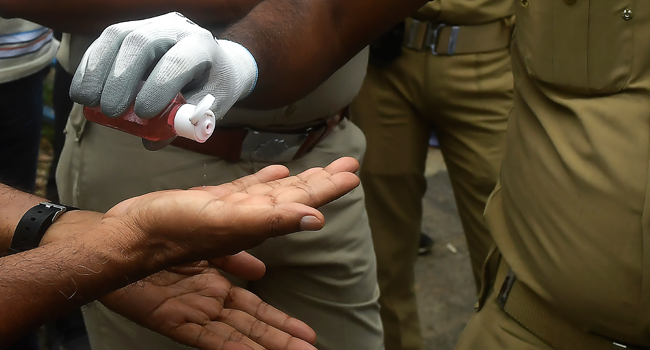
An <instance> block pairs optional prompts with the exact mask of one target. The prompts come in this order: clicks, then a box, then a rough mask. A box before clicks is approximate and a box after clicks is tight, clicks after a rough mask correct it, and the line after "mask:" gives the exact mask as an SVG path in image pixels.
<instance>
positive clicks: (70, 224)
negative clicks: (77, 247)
mask: <svg viewBox="0 0 650 350" xmlns="http://www.w3.org/2000/svg"><path fill="white" fill-rule="evenodd" d="M103 215H104V214H102V213H99V212H95V211H89V210H73V211H68V212H65V213H63V214H62V215H61V216H60V217H59V218H58V219H57V220H56V221H55V222H54V223H53V224H52V226H50V228H49V229H48V230H47V231H45V235H43V239H42V240H41V243H40V244H39V246H43V245H46V244H49V243H52V242H55V241H59V240H62V239H68V238H70V237H74V236H76V235H79V234H81V233H83V232H86V231H89V230H92V228H93V227H96V226H97V225H98V224H99V222H100V221H101V219H102V217H103Z"/></svg>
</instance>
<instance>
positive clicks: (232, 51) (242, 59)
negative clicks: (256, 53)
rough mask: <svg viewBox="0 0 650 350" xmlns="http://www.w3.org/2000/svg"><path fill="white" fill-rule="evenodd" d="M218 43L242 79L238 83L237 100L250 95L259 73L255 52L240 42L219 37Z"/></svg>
mask: <svg viewBox="0 0 650 350" xmlns="http://www.w3.org/2000/svg"><path fill="white" fill-rule="evenodd" d="M217 44H219V46H221V48H222V49H223V51H224V52H225V53H226V55H227V56H228V59H229V61H230V62H231V65H232V67H233V68H232V69H233V70H234V71H235V72H236V73H237V74H236V75H235V76H237V77H239V79H240V81H239V82H238V84H237V85H238V86H239V87H240V88H239V91H238V94H237V96H238V98H237V100H241V99H243V98H245V97H246V96H248V95H249V94H250V93H251V92H252V91H253V89H254V88H255V84H256V83H257V76H258V74H259V71H258V68H257V61H255V58H254V57H253V54H251V53H250V51H248V49H247V48H245V47H244V46H242V45H241V44H239V43H236V42H234V41H230V40H220V39H217Z"/></svg>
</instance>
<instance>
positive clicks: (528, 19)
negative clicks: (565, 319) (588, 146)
mask: <svg viewBox="0 0 650 350" xmlns="http://www.w3.org/2000/svg"><path fill="white" fill-rule="evenodd" d="M517 3H518V4H517V5H516V8H517V27H516V29H515V30H516V36H517V38H518V39H517V40H518V42H519V47H520V54H521V55H522V57H523V59H524V64H525V66H526V70H527V72H528V74H529V75H531V76H532V77H534V78H536V79H538V80H540V81H543V82H546V83H551V84H554V85H556V86H558V87H561V88H563V89H565V90H567V91H570V92H574V93H582V94H595V95H600V94H608V93H614V92H617V91H619V90H621V89H622V88H623V87H624V86H625V85H626V83H627V80H628V78H629V76H630V71H631V67H632V45H633V34H634V29H633V23H632V22H633V17H631V16H630V15H629V14H630V13H633V8H634V3H635V0H625V1H611V0H517ZM626 14H628V15H627V16H626Z"/></svg>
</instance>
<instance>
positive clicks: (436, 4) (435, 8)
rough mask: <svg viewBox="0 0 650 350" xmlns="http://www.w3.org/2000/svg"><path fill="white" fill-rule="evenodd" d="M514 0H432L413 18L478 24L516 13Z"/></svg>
mask: <svg viewBox="0 0 650 350" xmlns="http://www.w3.org/2000/svg"><path fill="white" fill-rule="evenodd" d="M514 2H515V1H514V0H432V1H429V2H428V3H427V4H426V5H424V6H423V7H422V8H421V9H420V10H418V12H417V13H416V14H414V15H413V18H415V19H419V20H424V21H430V22H435V23H446V24H455V25H476V24H483V23H489V22H493V21H496V20H499V19H501V18H505V17H510V16H512V15H513V14H514V11H515V9H514Z"/></svg>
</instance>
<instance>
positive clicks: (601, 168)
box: [461, 0, 650, 348]
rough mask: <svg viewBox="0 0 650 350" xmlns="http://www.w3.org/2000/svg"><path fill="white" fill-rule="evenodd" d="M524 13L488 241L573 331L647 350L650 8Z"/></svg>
mask: <svg viewBox="0 0 650 350" xmlns="http://www.w3.org/2000/svg"><path fill="white" fill-rule="evenodd" d="M516 8H517V12H516V16H517V27H516V29H515V37H516V39H515V41H514V43H513V47H512V55H513V72H514V78H515V99H514V109H513V111H512V114H511V116H510V120H509V125H508V131H507V144H508V147H507V150H506V154H505V157H504V161H503V165H502V171H501V177H500V189H497V190H495V193H494V195H493V198H492V201H491V202H490V203H489V204H488V206H487V208H486V222H487V224H488V227H489V230H490V232H491V234H492V236H493V237H494V239H495V241H496V244H497V246H498V248H499V250H500V251H501V254H502V255H503V257H504V258H505V260H506V261H507V262H508V263H509V264H510V266H511V267H512V270H513V272H514V274H515V275H516V276H517V278H518V279H519V280H520V281H521V282H522V283H525V284H526V285H527V286H528V287H529V288H530V289H531V290H532V291H533V292H535V293H536V294H537V295H538V296H539V297H540V298H542V299H543V300H544V301H545V302H546V303H547V304H549V305H551V307H552V308H553V309H554V310H555V311H556V312H557V313H558V314H560V315H561V316H563V317H565V318H566V320H568V321H570V322H572V323H573V324H574V325H576V326H577V327H579V328H581V329H584V330H585V331H589V332H592V333H595V334H598V335H602V336H604V337H607V338H609V339H612V340H616V341H617V342H619V343H623V344H625V343H627V344H638V345H642V346H649V345H650V240H649V239H648V234H650V220H649V216H648V215H649V212H648V208H649V206H648V198H649V192H648V191H649V187H648V180H649V178H650V173H649V165H650V164H649V163H650V161H649V160H650V153H649V150H650V132H649V130H650V45H649V44H648V40H647V37H646V33H650V3H648V2H646V1H632V2H630V1H620V0H613V1H604V0H576V1H573V0H565V1H562V0H550V1H549V0H520V1H519V2H518V4H517V5H516ZM626 14H627V15H626ZM469 328H472V329H476V327H475V326H474V325H473V324H472V322H470V324H469V325H468V329H469ZM493 333H497V334H496V335H495V334H493ZM502 333H504V330H502V329H498V328H497V327H492V328H489V329H488V328H486V329H483V330H482V331H481V334H479V335H477V336H478V337H480V338H481V339H489V338H492V337H501V336H502V335H503V334H502ZM461 343H462V342H461ZM477 348H478V347H477Z"/></svg>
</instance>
